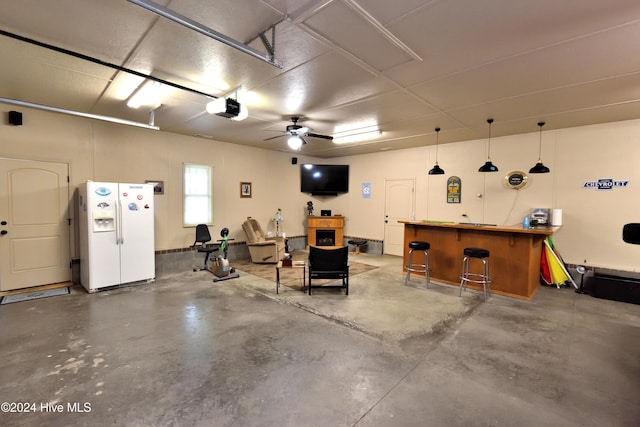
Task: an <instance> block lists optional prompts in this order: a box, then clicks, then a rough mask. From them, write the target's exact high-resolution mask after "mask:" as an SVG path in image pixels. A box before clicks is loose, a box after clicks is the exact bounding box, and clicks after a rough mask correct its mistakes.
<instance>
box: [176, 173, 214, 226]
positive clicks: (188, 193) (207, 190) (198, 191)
mask: <svg viewBox="0 0 640 427" xmlns="http://www.w3.org/2000/svg"><path fill="white" fill-rule="evenodd" d="M190 169H192V170H191V171H190ZM197 170H201V171H203V172H205V173H206V178H205V179H206V180H207V182H206V185H205V184H204V183H195V184H194V185H195V188H194V185H190V188H187V186H188V184H189V178H188V176H187V173H188V172H190V173H191V174H193V175H194V177H195V176H196V172H197ZM203 190H204V191H203ZM197 198H205V199H206V200H205V201H204V202H203V201H199V202H194V200H195V199H197ZM193 206H200V207H203V206H207V207H208V212H207V215H206V216H207V218H196V219H195V220H194V221H195V222H190V221H188V219H189V218H190V217H191V216H192V215H190V214H189V212H187V210H188V209H189V208H190V207H193ZM198 224H207V225H213V166H211V165H205V164H201V163H186V162H185V163H183V164H182V225H183V227H195V226H196V225H198Z"/></svg>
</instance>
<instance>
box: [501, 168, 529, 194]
mask: <svg viewBox="0 0 640 427" xmlns="http://www.w3.org/2000/svg"><path fill="white" fill-rule="evenodd" d="M504 181H505V183H506V184H507V187H509V188H513V189H514V190H518V189H520V188H522V187H524V186H525V185H527V174H526V173H524V172H522V171H511V172H509V173H508V174H507V176H505V177H504Z"/></svg>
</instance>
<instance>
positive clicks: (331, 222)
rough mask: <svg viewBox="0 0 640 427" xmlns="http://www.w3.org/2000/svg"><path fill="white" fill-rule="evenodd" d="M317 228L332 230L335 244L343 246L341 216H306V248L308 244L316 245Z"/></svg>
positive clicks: (342, 219) (342, 218)
mask: <svg viewBox="0 0 640 427" xmlns="http://www.w3.org/2000/svg"><path fill="white" fill-rule="evenodd" d="M318 230H328V231H329V230H334V231H335V234H336V235H335V242H334V245H335V246H343V245H342V242H343V241H344V217H343V216H308V217H307V250H309V246H316V234H317V231H318Z"/></svg>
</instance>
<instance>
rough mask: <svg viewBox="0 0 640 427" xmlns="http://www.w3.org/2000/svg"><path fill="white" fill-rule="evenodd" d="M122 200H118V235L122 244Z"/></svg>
mask: <svg viewBox="0 0 640 427" xmlns="http://www.w3.org/2000/svg"><path fill="white" fill-rule="evenodd" d="M122 234H123V233H122V202H121V201H120V200H118V235H119V236H120V242H119V243H120V244H121V245H122V244H124V236H123V235H122Z"/></svg>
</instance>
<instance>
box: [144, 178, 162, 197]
mask: <svg viewBox="0 0 640 427" xmlns="http://www.w3.org/2000/svg"><path fill="white" fill-rule="evenodd" d="M145 184H153V194H164V181H156V180H146V181H145Z"/></svg>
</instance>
